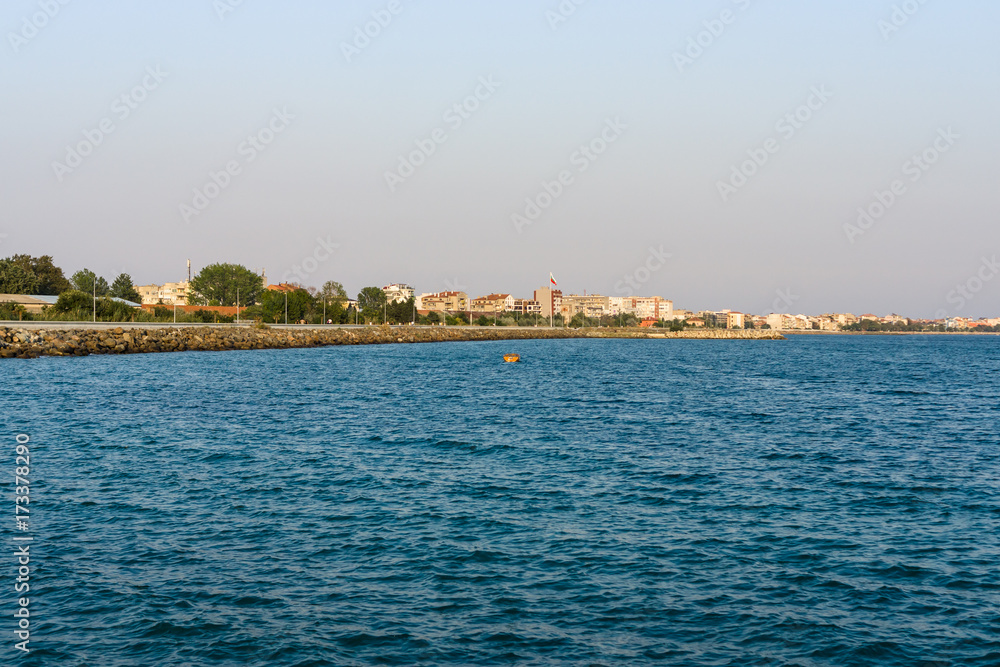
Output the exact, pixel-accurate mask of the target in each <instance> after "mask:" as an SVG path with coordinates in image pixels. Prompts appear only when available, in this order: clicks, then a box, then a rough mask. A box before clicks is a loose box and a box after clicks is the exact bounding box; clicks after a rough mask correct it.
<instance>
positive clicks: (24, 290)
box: [0, 259, 38, 294]
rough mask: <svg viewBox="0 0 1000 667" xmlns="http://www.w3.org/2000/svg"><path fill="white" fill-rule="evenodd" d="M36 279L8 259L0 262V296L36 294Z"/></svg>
mask: <svg viewBox="0 0 1000 667" xmlns="http://www.w3.org/2000/svg"><path fill="white" fill-rule="evenodd" d="M37 290H38V278H37V276H35V274H34V273H32V272H31V271H25V270H24V269H23V268H21V267H20V266H18V265H17V264H16V263H14V262H13V261H11V260H9V259H2V260H0V294H37V293H38V292H37Z"/></svg>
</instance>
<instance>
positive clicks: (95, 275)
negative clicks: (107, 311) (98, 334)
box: [94, 273, 97, 324]
mask: <svg viewBox="0 0 1000 667" xmlns="http://www.w3.org/2000/svg"><path fill="white" fill-rule="evenodd" d="M94 323H95V324H96V323H97V274H96V273H95V274H94Z"/></svg>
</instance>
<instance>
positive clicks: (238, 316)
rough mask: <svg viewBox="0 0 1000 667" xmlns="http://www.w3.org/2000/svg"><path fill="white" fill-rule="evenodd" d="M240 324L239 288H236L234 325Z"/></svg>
mask: <svg viewBox="0 0 1000 667" xmlns="http://www.w3.org/2000/svg"><path fill="white" fill-rule="evenodd" d="M239 323H240V288H239V287H237V288H236V324H237V325H239Z"/></svg>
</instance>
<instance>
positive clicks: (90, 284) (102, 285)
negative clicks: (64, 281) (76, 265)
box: [70, 269, 111, 296]
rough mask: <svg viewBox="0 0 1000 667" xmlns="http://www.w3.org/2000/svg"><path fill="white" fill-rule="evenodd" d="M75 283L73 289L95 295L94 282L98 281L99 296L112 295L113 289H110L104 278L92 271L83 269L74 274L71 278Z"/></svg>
mask: <svg viewBox="0 0 1000 667" xmlns="http://www.w3.org/2000/svg"><path fill="white" fill-rule="evenodd" d="M70 280H71V281H72V283H73V287H74V288H76V289H77V290H78V291H80V292H84V293H85V294H91V295H93V293H94V281H95V280H96V281H97V296H107V295H108V294H110V293H111V288H110V287H108V281H107V280H105V279H104V278H101V277H99V276H98V275H97V274H96V273H94V272H93V271H91V270H90V269H81V270H79V271H77V272H76V273H74V274H73V277H72V278H70Z"/></svg>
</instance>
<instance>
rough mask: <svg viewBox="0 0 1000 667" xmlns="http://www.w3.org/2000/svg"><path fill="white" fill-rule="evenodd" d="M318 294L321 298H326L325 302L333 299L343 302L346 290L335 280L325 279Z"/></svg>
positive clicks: (345, 298)
mask: <svg viewBox="0 0 1000 667" xmlns="http://www.w3.org/2000/svg"><path fill="white" fill-rule="evenodd" d="M319 296H320V298H322V299H326V302H327V303H331V302H333V301H340V302H344V301H347V290H345V289H344V286H343V285H341V284H340V283H338V282H337V281H336V280H327V281H326V282H325V283H323V287H322V288H321V289H320V290H319Z"/></svg>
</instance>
